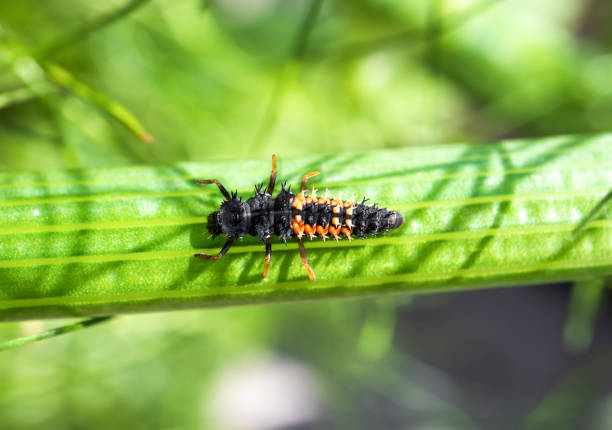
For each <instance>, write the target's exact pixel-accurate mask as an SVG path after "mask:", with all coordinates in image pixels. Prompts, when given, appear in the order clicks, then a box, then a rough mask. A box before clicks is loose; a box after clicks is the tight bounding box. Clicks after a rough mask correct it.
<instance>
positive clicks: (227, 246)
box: [194, 237, 234, 260]
mask: <svg viewBox="0 0 612 430" xmlns="http://www.w3.org/2000/svg"><path fill="white" fill-rule="evenodd" d="M233 242H234V239H233V238H231V237H230V238H229V239H227V242H225V245H223V248H221V251H219V253H218V254H217V255H208V254H199V253H198V254H194V257H198V258H203V259H205V260H219V259H220V258H221V257H223V256H224V255H225V253H226V252H227V251H228V250H229V249H230V248H231V246H232V243H233Z"/></svg>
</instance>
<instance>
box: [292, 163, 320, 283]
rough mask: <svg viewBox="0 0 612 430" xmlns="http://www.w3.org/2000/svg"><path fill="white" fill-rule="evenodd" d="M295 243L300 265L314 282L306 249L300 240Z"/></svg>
mask: <svg viewBox="0 0 612 430" xmlns="http://www.w3.org/2000/svg"><path fill="white" fill-rule="evenodd" d="M317 173H318V172H317ZM297 241H298V245H299V247H300V258H301V259H302V264H303V265H304V269H306V272H308V277H309V278H310V280H311V281H314V280H315V274H314V272H313V271H312V269H311V268H310V266H309V265H308V259H307V258H306V248H304V243H303V242H302V239H298V240H297Z"/></svg>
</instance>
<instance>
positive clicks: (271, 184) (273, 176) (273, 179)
mask: <svg viewBox="0 0 612 430" xmlns="http://www.w3.org/2000/svg"><path fill="white" fill-rule="evenodd" d="M276 172H277V170H276V154H272V172H271V173H270V182H268V188H266V192H267V193H268V194H272V193H273V192H274V184H276Z"/></svg>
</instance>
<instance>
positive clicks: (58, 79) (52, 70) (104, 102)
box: [42, 62, 153, 143]
mask: <svg viewBox="0 0 612 430" xmlns="http://www.w3.org/2000/svg"><path fill="white" fill-rule="evenodd" d="M42 67H43V68H44V70H45V73H46V75H47V78H48V79H49V80H50V81H51V82H54V83H56V84H58V85H60V86H62V87H64V88H66V89H67V90H69V91H71V92H72V93H74V94H76V95H77V96H79V97H81V98H82V99H84V100H87V101H89V102H90V103H93V104H95V105H96V106H98V107H99V108H100V109H102V110H103V111H104V112H106V113H107V114H109V115H110V116H112V117H113V118H115V119H116V120H117V121H119V123H121V124H122V125H124V126H125V128H127V129H128V130H129V131H131V132H132V133H134V134H135V135H136V136H137V137H138V138H139V139H140V140H142V141H143V142H145V143H151V142H152V140H153V139H152V137H151V135H150V134H149V133H147V131H146V130H145V128H144V127H143V126H142V124H141V123H140V121H138V119H136V117H135V116H134V115H133V114H132V113H131V112H130V111H129V110H127V109H126V108H125V107H124V106H122V105H121V104H119V103H117V102H116V101H114V100H112V99H111V98H109V97H107V96H106V95H104V94H102V93H101V92H99V91H96V90H94V89H93V88H91V87H90V86H89V85H87V84H86V83H84V82H83V81H81V80H79V79H77V78H76V77H75V76H74V75H72V73H70V72H69V71H68V70H66V69H64V68H63V67H61V66H60V65H58V64H55V63H51V62H46V63H43V64H42Z"/></svg>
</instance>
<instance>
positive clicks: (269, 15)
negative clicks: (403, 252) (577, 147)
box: [0, 0, 612, 430]
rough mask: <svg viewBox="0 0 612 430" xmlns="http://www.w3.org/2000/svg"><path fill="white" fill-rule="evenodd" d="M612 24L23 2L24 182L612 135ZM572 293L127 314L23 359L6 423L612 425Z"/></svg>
mask: <svg viewBox="0 0 612 430" xmlns="http://www.w3.org/2000/svg"><path fill="white" fill-rule="evenodd" d="M611 20H612V3H610V2H608V1H605V0H580V1H579V0H570V1H564V2H559V1H554V0H540V1H537V2H533V1H528V0H498V1H495V0H480V1H477V0H431V1H425V0H422V1H410V2H406V1H389V0H360V1H347V0H344V1H343V0H312V1H307V0H209V1H202V0H200V1H197V0H176V1H169V0H155V1H144V0H137V1H132V2H126V1H124V0H123V1H120V0H113V1H107V2H99V3H95V2H91V1H87V0H51V1H45V2H41V1H34V0H22V1H20V2H9V1H3V2H0V168H1V169H3V170H5V171H10V170H15V169H29V170H32V169H33V170H48V169H58V168H76V167H85V168H95V167H114V166H122V165H134V164H168V163H171V162H175V161H185V160H191V161H197V160H215V159H219V160H221V159H228V158H245V157H258V158H262V160H263V159H265V165H266V166H267V165H268V163H269V161H268V160H269V156H270V154H271V153H276V154H278V155H279V156H280V157H281V160H282V157H297V156H300V155H301V154H304V153H330V154H337V153H343V152H347V151H357V150H365V149H376V148H382V147H385V148H391V147H402V146H406V145H430V144H440V143H452V142H458V141H463V142H490V141H496V140H499V139H503V138H509V137H537V136H544V135H552V134H563V133H594V132H603V131H609V130H610V129H612V52H611V51H610V48H611V47H612V26H611V25H610V22H611ZM58 71H59V72H58ZM135 121H137V122H135ZM139 127H143V129H144V130H146V132H148V133H149V134H150V135H151V136H153V139H154V141H153V143H152V144H150V145H149V144H146V143H143V142H142V140H141V139H140V138H142V137H143V136H144V134H143V133H144V131H143V130H140V128H139ZM139 133H140V138H139V136H138V134H139ZM263 162H264V161H262V163H263ZM280 175H281V176H282V161H281V171H280ZM262 180H264V178H262ZM568 297H569V287H568V286H566V285H565V286H563V285H561V286H547V287H533V288H525V289H516V290H515V289H500V290H492V291H483V292H474V293H460V294H446V295H441V296H423V297H416V298H410V297H403V298H392V299H384V300H383V299H381V300H359V301H358V300H352V301H330V302H321V303H305V304H294V305H280V306H279V305H275V306H268V307H245V308H233V309H219V310H206V311H190V312H181V313H170V314H156V315H141V316H123V317H120V318H119V319H116V320H113V321H112V322H110V323H107V324H106V325H103V326H97V327H95V328H91V329H89V330H86V331H83V332H79V333H75V334H72V335H69V336H65V337H63V338H58V339H54V340H51V341H47V342H43V343H40V344H36V345H32V346H30V347H27V348H24V349H21V350H13V351H8V352H4V353H1V354H0V428H2V429H21V428H23V429H26V428H27V429H30V428H45V429H78V428H87V429H109V428H135V429H139V428H143V429H144V428H162V429H193V428H197V429H200V428H201V429H247V430H250V429H255V430H257V429H264V430H265V429H319V428H321V429H323V428H347V429H354V428H362V429H371V428H379V429H398V428H416V429H455V428H460V429H491V428H494V429H513V428H518V427H522V428H525V429H531V428H534V429H535V428H538V429H546V428H554V429H559V428H578V427H580V428H590V429H606V428H611V427H612V392H611V388H612V381H611V380H610V379H611V378H610V377H609V376H607V375H608V374H609V373H610V372H609V369H608V368H609V363H610V358H612V347H611V345H612V344H611V343H610V341H611V340H612V339H611V337H612V334H611V330H610V329H612V319H611V317H610V315H609V314H608V313H601V314H600V316H599V319H598V320H597V324H596V325H595V330H594V337H593V342H592V343H591V344H590V346H589V345H588V338H589V337H590V335H591V334H590V331H589V330H588V329H587V330H586V332H587V333H586V334H585V335H584V336H585V338H586V339H587V341H585V342H583V344H584V345H587V346H586V347H583V348H581V349H579V350H576V348H574V349H572V348H570V347H568V345H567V344H566V343H564V341H563V332H564V326H565V321H566V315H567V307H568ZM59 323H61V322H59V321H53V322H36V321H33V322H27V323H21V324H17V323H15V324H3V325H1V326H0V335H1V336H2V338H10V337H13V336H18V335H23V334H30V333H33V332H37V331H40V330H42V329H44V328H46V327H52V326H54V325H57V324H59Z"/></svg>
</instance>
